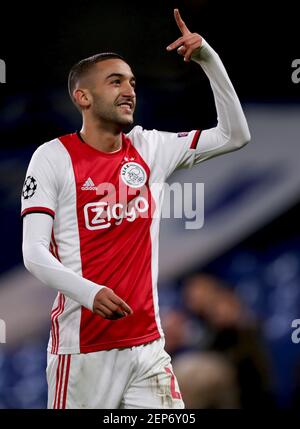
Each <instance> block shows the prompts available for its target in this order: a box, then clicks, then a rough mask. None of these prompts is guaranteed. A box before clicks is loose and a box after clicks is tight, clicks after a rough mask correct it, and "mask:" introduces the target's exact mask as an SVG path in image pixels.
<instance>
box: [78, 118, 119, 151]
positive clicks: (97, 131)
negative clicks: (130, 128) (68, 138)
mask: <svg viewBox="0 0 300 429" xmlns="http://www.w3.org/2000/svg"><path fill="white" fill-rule="evenodd" d="M115 128H116V129H108V128H107V127H104V126H102V125H101V124H97V125H96V124H92V123H90V124H88V123H87V122H86V121H84V122H83V125H82V128H81V130H80V135H81V137H82V139H83V140H84V141H85V143H86V144H88V145H89V146H92V147H93V148H94V149H97V150H100V151H101V152H108V153H109V152H115V151H117V150H118V149H120V148H121V147H122V130H121V129H120V128H117V127H115Z"/></svg>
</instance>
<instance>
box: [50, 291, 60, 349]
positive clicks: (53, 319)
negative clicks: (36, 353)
mask: <svg viewBox="0 0 300 429" xmlns="http://www.w3.org/2000/svg"><path fill="white" fill-rule="evenodd" d="M61 306H62V294H61V293H60V292H59V296H58V307H57V308H56V309H55V310H53V312H52V314H51V325H52V329H51V334H52V349H51V353H55V349H56V343H57V333H56V317H58V315H59V313H60V311H61Z"/></svg>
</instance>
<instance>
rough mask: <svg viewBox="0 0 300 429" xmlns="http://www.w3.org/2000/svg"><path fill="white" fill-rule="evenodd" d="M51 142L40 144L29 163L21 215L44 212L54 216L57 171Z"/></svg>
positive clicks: (22, 197)
mask: <svg viewBox="0 0 300 429" xmlns="http://www.w3.org/2000/svg"><path fill="white" fill-rule="evenodd" d="M50 144H51V142H49V143H45V144H44V145H42V146H40V147H39V148H38V149H37V150H36V151H35V152H34V154H33V156H32V158H31V161H30V163H29V166H28V169H27V172H26V177H25V181H24V185H23V189H22V195H21V216H22V217H23V216H25V215H27V214H29V213H45V214H48V215H50V216H52V217H53V218H54V216H55V210H56V205H57V196H58V177H57V174H58V172H57V171H56V170H57V169H55V157H54V156H53V151H51V148H50V146H49V145H50Z"/></svg>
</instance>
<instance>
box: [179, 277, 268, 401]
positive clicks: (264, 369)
mask: <svg viewBox="0 0 300 429" xmlns="http://www.w3.org/2000/svg"><path fill="white" fill-rule="evenodd" d="M183 297H184V302H185V305H186V308H187V310H188V311H190V313H191V314H192V315H194V316H197V317H198V319H199V321H201V322H202V324H203V323H204V326H205V327H206V331H207V335H206V337H207V342H206V346H205V349H206V350H209V351H214V352H216V353H220V355H221V356H223V357H224V358H225V359H227V362H228V363H231V364H232V365H233V367H234V368H235V370H236V373H237V380H238V385H239V391H240V403H241V407H242V408H267V407H274V406H275V402H274V398H273V395H272V389H271V384H270V379H271V378H270V374H269V368H270V365H269V360H268V358H267V356H266V354H265V351H264V348H263V345H262V342H261V338H260V332H259V327H258V325H257V322H256V321H255V319H254V317H253V315H252V314H251V313H250V311H249V310H248V309H247V308H245V306H244V305H243V304H242V302H241V301H240V299H239V297H238V296H237V295H236V294H235V292H234V291H233V290H231V289H230V288H229V287H228V286H225V284H223V282H222V281H221V280H218V279H217V278H215V277H213V276H209V275H206V274H196V275H194V276H192V277H190V278H188V279H187V280H186V283H185V285H184V289H183ZM199 348H200V349H201V346H200V347H199Z"/></svg>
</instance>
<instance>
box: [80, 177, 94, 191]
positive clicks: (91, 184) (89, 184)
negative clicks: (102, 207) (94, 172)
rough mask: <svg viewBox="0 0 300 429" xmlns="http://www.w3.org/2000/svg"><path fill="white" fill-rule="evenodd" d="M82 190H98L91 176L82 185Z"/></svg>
mask: <svg viewBox="0 0 300 429" xmlns="http://www.w3.org/2000/svg"><path fill="white" fill-rule="evenodd" d="M81 190H82V191H96V190H97V187H96V186H95V183H94V182H93V181H92V179H91V178H90V177H89V178H88V179H87V180H86V181H85V182H84V184H83V186H82V187H81Z"/></svg>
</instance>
